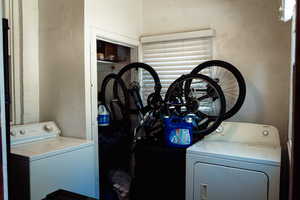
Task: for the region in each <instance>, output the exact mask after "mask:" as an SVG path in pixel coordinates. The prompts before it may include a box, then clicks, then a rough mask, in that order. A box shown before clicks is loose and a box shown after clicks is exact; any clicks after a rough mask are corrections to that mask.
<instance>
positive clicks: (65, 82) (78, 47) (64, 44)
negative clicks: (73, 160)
mask: <svg viewBox="0 0 300 200" xmlns="http://www.w3.org/2000/svg"><path fill="white" fill-rule="evenodd" d="M39 9H40V12H39V17H40V22H39V25H40V29H39V33H40V45H39V46H40V119H41V121H46V120H54V121H56V122H57V123H58V125H59V127H60V128H61V129H62V133H63V135H64V136H72V137H79V138H85V137H86V135H85V108H84V105H85V96H84V95H85V91H84V87H85V83H84V69H85V66H84V1H83V0H64V1H61V0H39Z"/></svg>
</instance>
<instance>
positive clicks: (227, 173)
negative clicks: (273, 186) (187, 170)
mask: <svg viewBox="0 0 300 200" xmlns="http://www.w3.org/2000/svg"><path fill="white" fill-rule="evenodd" d="M194 173H195V176H194V200H225V199H242V200H253V199H255V200H267V199H268V177H267V176H266V175H265V174H264V173H262V172H257V171H250V170H244V169H238V168H231V167H225V166H220V165H212V164H205V163H196V164H195V165H194Z"/></svg>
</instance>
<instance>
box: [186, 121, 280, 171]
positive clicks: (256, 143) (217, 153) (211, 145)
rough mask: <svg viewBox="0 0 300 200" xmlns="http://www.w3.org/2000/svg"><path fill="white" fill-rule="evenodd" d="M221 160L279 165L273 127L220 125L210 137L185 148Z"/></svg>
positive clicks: (277, 140)
mask: <svg viewBox="0 0 300 200" xmlns="http://www.w3.org/2000/svg"><path fill="white" fill-rule="evenodd" d="M187 154H198V155H204V156H210V157H217V158H222V159H232V160H240V161H245V162H255V163H262V164H271V165H276V166H279V165H280V161H281V147H280V142H279V134H278V130H277V129H276V128H275V127H273V126H268V125H260V124H251V123H239V122H223V123H222V125H221V126H220V127H219V128H218V129H217V130H216V131H215V132H214V133H212V134H210V135H208V136H206V137H205V138H204V139H203V140H201V141H199V142H197V143H196V144H194V145H192V146H191V147H189V148H188V149H187Z"/></svg>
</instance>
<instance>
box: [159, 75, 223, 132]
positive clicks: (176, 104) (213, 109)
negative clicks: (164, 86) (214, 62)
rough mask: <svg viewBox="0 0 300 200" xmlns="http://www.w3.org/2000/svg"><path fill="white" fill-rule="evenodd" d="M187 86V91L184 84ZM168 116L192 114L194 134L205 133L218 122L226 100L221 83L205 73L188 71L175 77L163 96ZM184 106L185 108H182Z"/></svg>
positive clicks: (221, 117) (214, 127) (220, 119)
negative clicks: (194, 122) (187, 84)
mask: <svg viewBox="0 0 300 200" xmlns="http://www.w3.org/2000/svg"><path fill="white" fill-rule="evenodd" d="M187 82H188V83H189V88H188V90H186V87H185V85H186V83H187ZM164 101H165V106H166V107H167V108H166V109H165V110H167V111H169V112H172V113H168V114H167V115H174V114H175V115H181V116H187V115H188V114H194V115H195V121H196V128H198V130H197V131H196V133H198V134H201V135H207V134H210V133H211V132H213V131H214V130H216V129H217V128H218V126H219V125H220V124H221V122H222V119H223V115H224V114H225V111H226V101H225V97H224V94H223V92H222V90H221V88H220V86H219V85H218V84H217V83H216V82H215V81H213V80H212V79H211V78H209V77H208V76H205V75H202V74H188V75H183V76H181V77H179V78H178V79H176V80H175V81H174V82H173V83H172V84H171V85H170V87H169V88H168V90H167V93H166V96H165V100H164ZM182 108H184V109H182Z"/></svg>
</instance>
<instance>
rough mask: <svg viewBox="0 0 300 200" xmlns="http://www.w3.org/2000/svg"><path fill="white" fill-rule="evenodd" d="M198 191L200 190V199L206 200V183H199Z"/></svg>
mask: <svg viewBox="0 0 300 200" xmlns="http://www.w3.org/2000/svg"><path fill="white" fill-rule="evenodd" d="M200 187H201V188H200V192H201V195H200V196H201V200H207V199H208V196H207V184H201V185H200Z"/></svg>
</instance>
